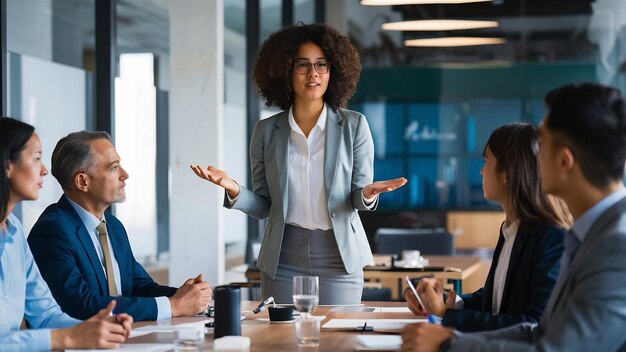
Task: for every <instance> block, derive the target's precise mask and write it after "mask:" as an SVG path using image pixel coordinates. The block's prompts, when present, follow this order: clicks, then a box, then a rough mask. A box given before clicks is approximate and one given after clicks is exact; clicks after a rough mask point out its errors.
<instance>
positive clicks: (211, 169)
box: [189, 164, 239, 198]
mask: <svg viewBox="0 0 626 352" xmlns="http://www.w3.org/2000/svg"><path fill="white" fill-rule="evenodd" d="M189 167H191V170H193V172H194V173H195V174H196V175H197V176H198V177H200V178H202V179H205V180H207V181H209V182H211V183H213V184H216V185H218V186H220V187H222V188H224V189H225V190H226V191H227V192H228V196H229V197H231V198H235V197H237V196H238V195H239V184H237V182H235V180H233V179H232V178H230V176H228V174H227V173H226V172H224V171H223V170H220V169H218V168H216V167H215V166H212V165H209V166H207V168H206V169H203V168H202V167H201V166H200V165H198V164H196V165H189Z"/></svg>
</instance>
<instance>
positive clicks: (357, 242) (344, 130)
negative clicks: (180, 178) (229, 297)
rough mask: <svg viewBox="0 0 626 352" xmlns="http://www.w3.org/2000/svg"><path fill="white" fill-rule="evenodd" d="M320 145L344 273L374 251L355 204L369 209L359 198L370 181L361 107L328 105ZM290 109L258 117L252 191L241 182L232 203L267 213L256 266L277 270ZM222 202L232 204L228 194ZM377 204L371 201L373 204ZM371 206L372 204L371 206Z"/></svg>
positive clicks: (369, 144)
mask: <svg viewBox="0 0 626 352" xmlns="http://www.w3.org/2000/svg"><path fill="white" fill-rule="evenodd" d="M327 111H328V117H327V119H326V142H325V150H324V186H325V188H326V197H327V199H328V204H327V207H328V213H329V215H330V220H331V222H332V226H333V231H334V233H335V238H336V240H337V246H338V247H339V252H340V253H341V259H342V260H343V263H344V266H345V268H346V271H347V272H348V273H350V274H351V273H355V272H357V271H359V270H361V269H362V268H363V267H364V266H365V265H367V264H368V263H371V262H372V260H373V258H372V252H371V250H370V247H369V244H368V242H367V237H366V236H365V230H364V229H363V225H362V224H361V219H360V218H359V215H358V214H357V211H358V210H369V209H368V208H367V206H366V205H365V203H364V202H363V200H362V190H363V187H365V186H366V185H368V184H370V183H372V178H373V168H374V143H373V141H372V135H371V133H370V129H369V126H368V124H367V120H366V119H365V116H363V115H362V114H361V113H358V112H355V111H350V110H345V109H339V110H338V111H337V112H334V111H332V109H330V108H329V109H328V110H327ZM288 117H289V112H288V111H283V112H281V113H279V114H276V115H274V116H272V117H269V118H267V119H264V120H260V121H258V122H257V124H256V127H255V129H254V133H253V134H252V140H251V142H250V170H251V171H252V172H251V173H252V187H253V188H252V191H251V190H249V189H246V188H245V187H241V186H240V188H241V191H240V193H239V197H238V198H237V201H236V202H235V203H234V204H233V205H232V209H239V210H241V211H243V212H244V213H246V214H248V215H250V216H253V217H255V218H257V219H264V218H267V217H269V219H268V223H267V226H266V227H265V232H264V235H263V243H262V244H261V251H260V253H259V258H258V261H257V266H258V267H259V269H261V270H262V271H263V272H265V273H266V274H268V275H269V276H271V277H272V278H274V277H275V275H276V268H277V265H278V259H279V257H280V248H281V244H282V240H283V231H284V228H285V217H286V215H287V209H288V208H289V206H290V205H289V204H288V195H287V192H288V186H287V185H288V177H289V175H288V172H289V167H288V165H287V163H288V154H289V152H288V146H289V135H290V132H291V129H290V127H289V118H288ZM224 206H225V207H227V208H231V207H230V204H229V202H228V198H227V195H226V194H225V195H224ZM373 208H375V206H374V207H373ZM372 210H373V209H372Z"/></svg>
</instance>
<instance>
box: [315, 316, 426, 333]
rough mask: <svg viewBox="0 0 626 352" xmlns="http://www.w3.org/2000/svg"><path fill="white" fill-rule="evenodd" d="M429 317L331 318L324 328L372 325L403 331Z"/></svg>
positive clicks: (383, 330)
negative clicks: (407, 326) (406, 326)
mask: <svg viewBox="0 0 626 352" xmlns="http://www.w3.org/2000/svg"><path fill="white" fill-rule="evenodd" d="M427 321H428V319H331V320H329V321H328V322H327V323H326V324H324V325H322V329H324V330H358V329H357V327H359V326H363V325H364V324H365V323H367V326H368V327H369V326H372V327H373V329H374V331H379V332H396V333H399V332H401V331H402V329H403V328H404V326H405V325H407V324H413V323H424V322H427Z"/></svg>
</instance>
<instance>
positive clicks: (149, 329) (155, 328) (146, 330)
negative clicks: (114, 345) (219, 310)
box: [130, 318, 213, 338]
mask: <svg viewBox="0 0 626 352" xmlns="http://www.w3.org/2000/svg"><path fill="white" fill-rule="evenodd" d="M209 322H213V318H210V319H205V320H200V321H194V322H191V323H185V324H178V325H146V326H142V327H140V328H136V329H133V331H131V333H130V337H131V338H133V337H138V336H143V335H147V334H150V333H153V332H174V330H175V329H176V328H184V327H187V326H197V325H204V324H206V323H209Z"/></svg>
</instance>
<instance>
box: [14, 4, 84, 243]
mask: <svg viewBox="0 0 626 352" xmlns="http://www.w3.org/2000/svg"><path fill="white" fill-rule="evenodd" d="M93 14H94V0H85V1H79V2H77V1H71V0H55V1H21V0H8V1H7V16H6V17H7V33H6V35H7V51H8V69H7V73H8V75H7V76H8V81H7V90H8V94H7V96H8V104H7V105H8V106H7V112H8V114H9V116H12V117H15V118H18V119H21V120H22V121H25V122H27V123H30V124H32V125H33V126H35V128H36V131H37V133H38V134H39V137H40V138H41V142H42V147H43V160H44V163H45V165H46V166H47V167H48V169H50V167H51V165H50V156H51V154H52V150H53V149H54V146H55V145H56V143H57V141H58V140H59V139H60V138H61V137H63V136H65V135H67V134H68V133H70V132H74V131H77V130H83V129H85V128H89V127H90V123H91V121H93V116H94V114H93V97H92V92H93V87H94V79H93V67H94V65H93V63H94V61H93V52H94V26H95V24H94V16H93ZM60 121H62V123H60ZM44 182H45V185H44V187H43V189H42V190H41V192H40V195H39V199H38V200H36V201H34V202H23V203H21V204H20V205H19V206H18V208H17V209H16V213H17V215H18V216H20V217H21V218H22V222H23V224H24V228H25V229H26V232H27V233H28V231H30V228H31V227H32V226H33V225H34V223H35V221H37V219H38V218H39V215H40V214H41V212H43V210H44V209H45V208H46V207H47V206H48V205H49V204H51V203H55V202H57V201H58V200H59V197H60V195H61V194H62V191H61V187H60V186H59V184H58V183H57V181H56V180H55V179H54V178H53V177H52V176H48V177H46V179H45V181H44Z"/></svg>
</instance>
